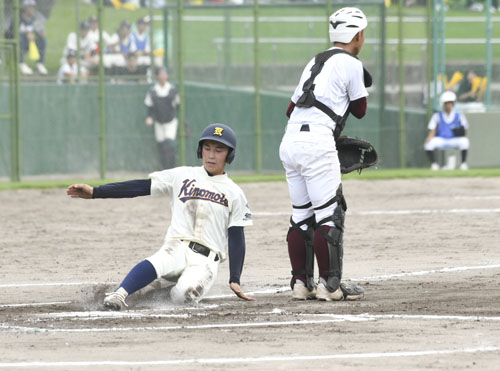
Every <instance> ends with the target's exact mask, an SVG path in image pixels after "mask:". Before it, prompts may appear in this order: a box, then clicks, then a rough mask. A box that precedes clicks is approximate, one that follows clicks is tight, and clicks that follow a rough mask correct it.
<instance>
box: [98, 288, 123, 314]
mask: <svg viewBox="0 0 500 371" xmlns="http://www.w3.org/2000/svg"><path fill="white" fill-rule="evenodd" d="M103 304H104V307H105V308H107V309H109V310H116V311H119V310H122V309H123V308H128V305H127V303H125V295H123V294H121V293H119V292H117V291H115V292H110V293H107V294H106V297H105V298H104V303H103Z"/></svg>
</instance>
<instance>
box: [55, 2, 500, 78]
mask: <svg viewBox="0 0 500 371" xmlns="http://www.w3.org/2000/svg"><path fill="white" fill-rule="evenodd" d="M363 9H364V10H365V12H366V13H367V15H368V16H377V14H378V12H379V10H380V8H377V7H373V6H371V7H366V8H363ZM96 13H97V10H96V7H95V6H93V5H89V4H85V3H80V5H79V19H87V17H88V16H89V15H92V14H96ZM171 13H175V12H174V11H171ZM76 14H77V12H76V5H75V2H74V1H67V0H65V1H57V2H56V3H55V5H54V8H53V10H52V14H51V17H50V19H49V20H48V22H47V25H46V31H47V39H48V52H47V67H48V68H49V70H50V71H52V72H55V71H57V69H58V68H59V63H60V59H61V57H62V50H63V47H64V45H65V42H66V37H67V35H68V34H69V33H70V32H71V31H74V30H75V29H76V28H77V24H78V22H77V16H76ZM147 14H148V10H147V9H144V8H141V9H138V10H135V11H129V10H117V9H113V8H109V7H106V8H105V10H104V17H103V21H104V24H105V26H104V27H103V29H104V30H105V31H107V32H108V33H113V32H114V31H115V30H116V28H117V27H118V25H119V24H120V22H121V21H122V20H127V21H129V22H131V23H133V22H135V21H136V20H137V19H138V18H139V17H142V16H144V15H147ZM161 14H162V12H161V11H159V10H156V11H155V16H161ZM185 14H186V15H187V16H224V15H225V14H230V16H231V17H242V16H245V17H252V9H251V8H241V9H235V8H232V9H231V10H230V11H229V13H226V11H225V10H223V9H206V8H188V9H186V12H185ZM425 14H426V12H425V8H405V9H404V15H405V16H425ZM387 15H388V16H395V15H397V8H396V7H394V6H392V7H390V8H389V9H388V10H387ZM261 16H280V17H287V16H288V17H292V16H294V17H297V16H300V17H304V18H308V17H309V18H310V17H325V22H324V23H321V22H279V23H277V22H261V23H260V26H259V32H260V37H261V38H291V39H293V38H316V39H321V38H324V40H325V43H324V44H322V43H319V44H310V45H307V44H298V43H297V44H294V43H291V44H276V45H275V46H273V45H272V44H265V43H263V44H261V45H260V54H261V58H262V61H263V63H266V62H274V63H276V62H277V63H288V62H300V63H303V62H304V61H305V60H307V59H308V58H309V57H310V55H311V53H315V52H317V51H319V50H322V49H324V48H325V47H326V45H327V35H328V29H327V23H326V18H327V13H326V9H324V8H317V7H311V8H304V7H301V8H297V7H295V8H294V7H287V8H283V7H279V8H278V7H273V8H268V7H265V8H264V7H262V8H261ZM446 16H447V17H449V18H451V17H476V18H478V19H479V17H484V13H472V12H468V11H466V10H461V9H456V10H449V11H448V12H447V13H446ZM174 26H175V22H170V27H169V29H170V30H172V31H173V30H175V27H174ZM226 26H227V25H226V23H225V22H224V21H217V22H205V21H199V20H188V21H186V23H185V27H184V33H185V35H184V39H185V45H186V48H185V59H186V63H216V62H220V59H221V58H222V57H224V56H226V57H227V56H228V55H229V56H230V58H231V61H232V62H234V63H252V62H253V49H252V48H253V47H252V45H251V44H235V45H232V48H231V51H230V53H228V54H224V53H225V52H226V51H225V50H224V48H222V46H218V45H217V44H216V43H214V40H216V39H217V38H219V39H224V37H225V35H227V34H230V36H231V37H232V38H248V37H252V35H253V24H252V22H233V23H232V24H231V26H230V27H226ZM155 28H157V29H161V28H162V24H161V23H160V22H155ZM386 28H387V38H388V39H396V38H397V37H398V25H397V23H394V22H388V23H387V24H386ZM226 32H228V33H226ZM369 32H370V33H371V34H368V35H367V37H368V38H378V37H379V34H380V27H379V26H378V25H375V24H374V25H373V26H369ZM403 35H404V37H405V38H413V39H415V38H426V23H425V22H421V23H413V22H408V23H405V24H404V28H403ZM485 36H486V25H485V23H484V22H482V21H480V20H479V21H478V22H474V23H465V24H464V23H451V22H448V23H446V37H447V38H455V39H458V38H460V39H467V38H484V37H485ZM174 37H175V35H174ZM493 37H494V38H500V29H499V28H495V27H493ZM498 48H499V47H498V46H494V48H493V56H494V57H496V59H498V58H500V55H499V53H498V52H496V51H497V49H498ZM372 52H373V51H372V48H370V47H365V48H364V50H363V52H362V55H361V58H362V59H365V60H366V59H369V58H370V57H371V53H372ZM363 53H364V55H363ZM387 53H388V55H387V58H391V53H392V50H391V48H387ZM485 53H486V49H485V46H484V45H476V44H470V45H466V46H464V45H449V46H447V48H446V57H447V59H448V60H483V59H484V57H485ZM404 54H405V59H406V60H409V61H419V60H422V58H423V57H422V49H421V47H420V46H419V45H408V46H405V47H404Z"/></svg>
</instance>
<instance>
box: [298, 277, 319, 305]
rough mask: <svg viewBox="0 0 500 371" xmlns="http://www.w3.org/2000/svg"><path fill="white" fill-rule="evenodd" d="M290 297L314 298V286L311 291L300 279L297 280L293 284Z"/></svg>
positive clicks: (300, 298)
mask: <svg viewBox="0 0 500 371" xmlns="http://www.w3.org/2000/svg"><path fill="white" fill-rule="evenodd" d="M292 298H293V299H295V300H312V299H315V298H316V288H314V289H313V290H312V291H309V289H308V288H307V287H306V286H305V285H304V283H303V282H302V281H300V280H297V281H296V282H295V284H294V285H293V290H292Z"/></svg>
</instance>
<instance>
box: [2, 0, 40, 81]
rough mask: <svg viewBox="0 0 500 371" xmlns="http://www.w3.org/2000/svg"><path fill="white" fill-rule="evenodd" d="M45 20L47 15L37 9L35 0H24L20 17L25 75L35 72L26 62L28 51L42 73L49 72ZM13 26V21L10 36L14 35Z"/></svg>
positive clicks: (21, 49) (20, 40)
mask: <svg viewBox="0 0 500 371" xmlns="http://www.w3.org/2000/svg"><path fill="white" fill-rule="evenodd" d="M45 22H46V19H45V17H44V16H43V15H42V14H41V13H40V12H38V11H37V9H36V2H35V0H23V2H22V6H21V15H20V18H19V49H20V65H19V68H20V70H21V73H22V74H24V75H31V74H33V70H32V69H31V68H30V67H29V66H28V64H27V63H26V62H25V59H26V52H28V56H29V57H30V59H33V60H34V61H35V63H36V68H37V70H38V72H39V73H40V74H42V75H46V74H47V73H48V72H47V68H46V67H45V51H46V49H47V39H46V36H45ZM13 26H14V24H13V23H12V24H11V29H10V31H9V34H10V37H13V35H14V32H13Z"/></svg>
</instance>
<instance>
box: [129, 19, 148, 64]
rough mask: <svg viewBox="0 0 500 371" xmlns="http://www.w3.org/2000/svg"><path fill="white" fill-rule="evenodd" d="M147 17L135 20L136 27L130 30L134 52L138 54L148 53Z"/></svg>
mask: <svg viewBox="0 0 500 371" xmlns="http://www.w3.org/2000/svg"><path fill="white" fill-rule="evenodd" d="M148 24H149V17H141V18H139V19H138V20H137V22H136V27H137V29H136V30H135V31H134V32H132V37H133V39H134V43H135V47H136V52H137V54H138V55H149V53H150V52H151V46H150V42H149V35H148V32H147V31H148Z"/></svg>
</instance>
